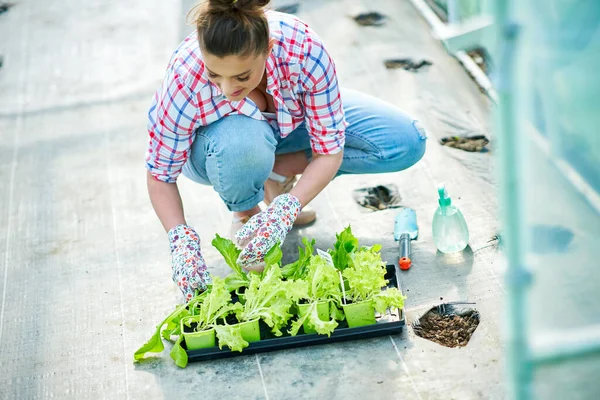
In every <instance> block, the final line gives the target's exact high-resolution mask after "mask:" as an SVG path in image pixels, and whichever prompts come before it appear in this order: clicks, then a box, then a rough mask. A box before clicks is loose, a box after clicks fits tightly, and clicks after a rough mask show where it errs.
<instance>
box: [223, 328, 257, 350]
mask: <svg viewBox="0 0 600 400" xmlns="http://www.w3.org/2000/svg"><path fill="white" fill-rule="evenodd" d="M215 331H216V335H217V337H218V338H219V348H220V349H222V348H223V346H227V347H229V348H230V349H231V351H240V352H241V351H242V350H243V349H244V348H246V347H248V345H249V343H248V342H247V341H245V340H244V338H242V330H241V328H240V326H239V325H215Z"/></svg>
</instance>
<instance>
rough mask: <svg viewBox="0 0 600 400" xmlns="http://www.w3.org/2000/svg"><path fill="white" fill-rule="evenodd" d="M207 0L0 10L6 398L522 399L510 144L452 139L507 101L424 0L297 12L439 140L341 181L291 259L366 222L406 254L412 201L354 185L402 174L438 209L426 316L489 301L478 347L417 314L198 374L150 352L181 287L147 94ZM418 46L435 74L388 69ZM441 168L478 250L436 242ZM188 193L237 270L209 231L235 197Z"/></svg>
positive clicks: (189, 207)
mask: <svg viewBox="0 0 600 400" xmlns="http://www.w3.org/2000/svg"><path fill="white" fill-rule="evenodd" d="M276 4H279V5H281V4H284V3H283V2H276ZM189 6H190V3H189V2H187V1H184V2H183V4H182V3H181V2H180V1H178V0H166V1H156V0H150V1H139V0H135V1H128V2H119V1H115V0H102V1H99V0H91V1H87V2H80V1H74V0H50V1H47V2H41V3H40V2H36V3H33V2H32V1H27V0H24V1H20V2H19V3H18V4H17V5H16V6H15V7H14V8H13V9H11V10H10V11H9V12H8V13H6V14H3V15H0V38H2V40H1V41H0V54H3V55H4V66H3V67H2V68H1V69H0V177H1V180H0V182H1V183H0V187H1V196H0V227H2V228H1V229H0V290H1V293H2V297H1V301H2V303H1V311H0V363H1V364H0V398H2V399H34V398H73V399H98V398H107V399H121V398H133V399H135V398H144V399H163V398H186V397H190V396H193V395H196V396H198V395H199V396H201V397H202V398H209V399H210V398H217V397H219V398H227V399H229V398H245V399H254V398H256V399H288V398H290V399H291V398H294V399H298V398H307V399H317V398H319V399H321V398H327V399H354V398H356V399H358V398H369V399H371V398H373V399H387V398H408V399H451V398H453V399H477V398H485V399H493V398H503V397H504V376H503V372H502V368H503V367H502V364H503V357H502V345H501V343H500V328H501V317H500V316H501V313H502V311H501V299H502V297H503V295H504V288H503V284H502V274H503V272H504V271H503V264H502V260H501V256H500V253H499V252H497V251H496V250H495V249H494V248H485V249H482V250H478V249H480V248H481V247H483V246H484V245H485V244H486V241H487V240H488V239H489V238H490V237H491V236H493V235H494V234H495V233H496V231H497V228H498V223H497V220H496V212H497V210H496V185H495V182H494V176H493V173H492V157H491V154H490V153H477V154H472V153H466V152H462V151H460V150H454V149H448V148H444V147H441V146H439V145H438V144H437V139H439V138H440V137H442V136H447V135H449V134H455V133H465V132H482V133H485V134H487V135H489V123H488V108H489V104H488V103H487V100H486V99H485V97H484V96H483V95H482V94H481V93H480V92H479V90H478V89H477V87H476V86H475V84H474V83H473V82H472V81H471V80H470V78H469V77H468V75H467V74H466V73H465V72H464V71H463V70H462V68H461V67H460V65H459V64H458V62H457V61H456V60H454V59H453V58H452V57H450V56H449V55H448V54H447V53H446V51H445V50H444V49H443V47H442V46H441V44H440V43H438V42H437V41H436V40H435V39H433V38H432V37H431V35H430V34H429V29H428V26H427V24H426V23H425V21H424V20H422V19H421V18H420V16H419V15H418V13H417V12H416V11H415V10H414V9H413V8H412V6H411V5H410V3H409V2H408V1H398V0H380V1H378V2H377V3H373V2H368V1H366V0H365V1H354V0H328V1H323V0H306V1H303V2H302V5H301V8H300V12H299V13H298V15H299V16H300V17H301V18H303V19H305V20H306V21H307V22H309V23H310V24H311V25H312V26H313V27H314V29H315V30H316V31H317V32H319V34H320V35H321V36H322V37H323V39H324V40H325V43H326V44H327V45H328V47H329V48H330V51H331V53H332V54H333V56H334V57H335V59H336V62H337V67H338V71H339V75H340V80H341V83H342V85H343V86H346V87H350V88H353V89H358V90H363V91H365V92H367V93H370V94H373V95H376V96H378V97H380V98H383V99H385V100H387V101H390V102H392V103H393V104H395V105H397V106H399V107H400V108H402V109H404V110H405V111H407V112H409V113H411V114H413V115H415V116H417V117H419V118H420V119H421V120H422V121H423V122H424V124H425V126H426V128H427V129H428V134H429V137H430V140H429V142H428V149H427V153H426V155H425V157H424V158H423V160H422V161H421V162H419V163H418V164H417V165H416V166H415V167H413V168H411V169H410V170H408V171H404V172H401V173H397V174H387V175H379V176H356V177H347V176H346V177H342V178H340V179H336V180H335V181H334V182H332V184H331V185H330V186H329V187H328V188H327V189H326V190H325V191H324V192H323V193H322V194H321V195H320V196H319V197H318V198H317V199H316V200H315V201H314V204H313V205H314V207H315V208H316V209H317V211H318V213H319V220H318V222H317V223H316V224H315V225H313V226H311V227H309V228H306V229H301V230H297V231H293V232H292V233H291V234H290V235H289V236H288V239H287V241H286V244H285V251H286V257H288V258H291V257H294V255H295V252H296V250H295V248H296V246H297V244H298V243H299V240H300V237H302V236H310V237H314V238H315V239H316V240H317V244H318V246H319V247H322V248H327V247H329V246H331V245H332V244H333V242H334V240H335V235H334V234H335V232H338V231H339V230H341V229H343V227H344V226H346V225H348V224H351V225H352V227H353V230H354V232H355V234H356V235H357V236H358V237H359V238H360V240H361V241H362V242H363V243H365V244H372V243H381V244H383V246H384V255H385V257H386V258H387V260H388V261H395V260H396V245H395V243H394V241H393V235H392V232H393V220H394V215H395V212H394V211H393V210H389V211H381V212H377V213H371V212H369V211H367V210H366V209H362V208H360V207H359V206H358V205H356V204H355V203H354V202H353V200H352V198H351V191H352V189H354V188H358V187H363V186H370V185H373V184H379V183H395V184H396V185H398V186H399V187H400V189H401V194H402V197H403V204H404V205H407V206H410V207H413V208H414V209H415V210H416V211H417V215H418V222H419V225H420V236H419V240H418V241H417V242H415V243H413V252H414V255H413V260H414V266H413V268H412V269H411V270H410V271H408V272H406V273H403V274H402V276H401V283H402V286H403V288H404V289H405V293H406V295H407V296H408V300H407V304H406V306H407V316H408V321H409V322H410V321H412V320H414V319H415V318H417V317H418V316H419V315H420V314H421V313H423V312H425V311H426V310H427V309H428V308H429V307H431V306H432V305H436V304H439V303H440V302H448V301H458V300H467V301H473V302H476V303H477V304H476V307H477V309H478V310H479V311H480V313H481V316H482V321H481V324H480V325H479V327H478V329H477V331H476V332H475V334H474V336H473V338H472V339H471V342H470V343H469V345H468V346H466V347H465V348H461V349H449V348H445V347H442V346H439V345H437V344H435V343H432V342H429V341H427V340H424V339H421V338H418V337H416V336H415V335H414V334H413V332H412V330H411V329H406V330H405V332H404V333H403V334H402V335H399V336H394V337H391V336H387V337H381V338H377V339H369V340H362V341H354V342H347V343H340V344H333V345H327V346H318V347H312V348H311V347H309V348H301V349H296V350H287V351H281V352H274V353H266V354H260V355H251V356H240V357H237V358H234V359H228V360H221V361H211V362H205V363H193V364H190V365H189V366H188V367H187V368H186V369H185V370H181V369H179V368H177V367H176V366H175V365H174V364H173V363H172V362H171V359H170V358H169V356H168V349H169V347H168V346H167V350H166V351H165V352H164V353H163V354H160V355H159V356H158V357H156V358H153V359H151V360H149V361H147V362H145V363H142V364H138V365H134V364H133V362H132V359H133V352H134V351H135V350H136V349H137V348H138V347H139V346H140V345H141V344H143V343H144V342H145V341H146V340H147V339H148V338H149V337H150V335H151V334H152V332H153V330H154V327H155V325H156V324H157V323H158V322H159V321H160V320H161V319H162V318H163V316H164V315H166V314H167V313H169V312H170V310H172V308H173V306H174V305H175V304H176V303H177V302H178V301H179V293H178V290H177V288H176V287H175V285H174V284H173V283H172V281H171V269H170V256H169V253H168V243H167V239H166V235H165V233H164V231H163V230H162V228H161V226H160V223H159V221H158V219H157V218H156V217H155V215H154V212H153V210H152V208H151V205H150V202H149V201H148V197H147V193H146V188H145V175H144V174H145V171H144V161H143V157H144V152H145V147H146V141H147V139H146V130H145V127H146V120H145V116H146V112H147V107H148V105H149V102H150V98H151V96H152V94H153V92H154V90H155V89H156V88H157V86H158V84H159V83H160V81H161V80H162V77H163V72H164V69H165V67H166V64H167V62H168V59H169V57H170V55H171V52H172V51H173V49H174V48H175V47H176V46H177V44H178V43H179V41H180V40H181V38H182V37H183V36H184V35H185V34H187V33H188V32H190V29H191V28H190V27H189V26H185V25H184V24H183V16H184V15H185V12H186V10H187V9H188V7H189ZM368 10H378V11H380V12H383V13H385V14H387V15H388V16H389V17H390V19H389V20H388V21H387V23H386V25H385V26H383V27H378V28H372V27H359V26H358V25H356V24H355V23H354V21H352V19H351V18H349V16H350V15H353V14H355V13H357V12H361V11H368ZM403 56H408V57H415V58H427V59H429V60H431V61H432V62H433V65H432V66H431V67H430V68H429V69H428V70H426V71H421V72H419V73H412V72H406V71H404V70H386V69H385V67H384V66H383V60H384V59H387V58H396V57H403ZM492 144H493V142H492ZM439 182H446V184H447V187H448V189H449V191H450V194H451V195H452V196H453V199H454V200H455V202H456V204H457V205H458V206H459V207H460V208H461V210H462V211H463V213H464V214H465V216H466V218H467V222H468V223H469V228H470V231H471V241H470V245H471V249H472V251H469V252H466V253H465V254H464V256H463V257H461V258H460V259H448V258H446V257H443V256H440V255H439V254H436V251H435V246H434V244H433V242H432V237H431V228H430V227H431V221H432V216H433V212H434V211H435V208H436V206H437V201H436V185H437V183H439ZM180 190H181V193H182V196H183V199H184V204H185V207H186V214H187V218H188V221H189V223H190V224H192V225H194V226H195V227H196V228H197V230H198V231H199V233H200V234H201V236H202V238H203V243H204V245H203V247H204V253H205V257H206V259H207V262H208V264H209V266H210V268H211V270H212V271H213V273H215V274H219V275H224V274H226V272H227V269H226V266H225V264H224V262H223V261H222V260H221V258H220V256H219V254H218V253H217V251H216V250H215V249H214V248H212V247H211V246H210V245H209V243H210V240H211V239H212V238H213V237H214V235H215V233H217V232H218V233H220V234H225V233H226V232H227V230H228V227H229V223H230V215H229V213H228V212H227V210H226V208H225V206H224V205H222V204H221V202H220V200H219V198H218V196H217V195H216V193H215V192H214V191H213V190H212V189H211V188H207V187H201V186H197V185H195V184H193V183H192V182H190V181H188V180H186V179H183V178H182V179H181V182H180Z"/></svg>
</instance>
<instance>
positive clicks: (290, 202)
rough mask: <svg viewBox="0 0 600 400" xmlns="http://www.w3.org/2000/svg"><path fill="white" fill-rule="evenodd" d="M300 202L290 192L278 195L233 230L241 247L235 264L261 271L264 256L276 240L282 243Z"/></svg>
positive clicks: (296, 215) (292, 223) (296, 214)
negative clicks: (237, 228)
mask: <svg viewBox="0 0 600 400" xmlns="http://www.w3.org/2000/svg"><path fill="white" fill-rule="evenodd" d="M300 208H301V205H300V201H299V200H298V199H297V198H296V197H294V196H292V195H291V194H289V193H285V194H281V195H279V196H277V197H275V199H274V200H273V202H272V203H271V204H270V205H269V207H267V209H266V210H264V211H262V212H260V213H259V214H256V215H255V216H253V217H252V218H250V220H248V222H247V223H246V224H245V225H244V226H243V227H242V228H241V229H240V230H239V231H238V232H237V233H236V235H235V236H236V240H237V244H238V246H239V247H240V248H242V249H243V250H242V252H241V253H240V255H239V257H238V260H237V262H238V264H239V265H241V266H242V267H243V268H244V269H246V270H255V271H256V270H258V271H260V270H262V269H263V268H264V258H265V255H266V254H267V253H268V251H269V250H271V248H272V247H273V246H275V245H276V244H277V243H283V241H284V240H285V237H286V236H287V234H288V232H289V231H290V230H291V229H292V226H293V225H294V221H295V220H296V217H298V214H299V213H300Z"/></svg>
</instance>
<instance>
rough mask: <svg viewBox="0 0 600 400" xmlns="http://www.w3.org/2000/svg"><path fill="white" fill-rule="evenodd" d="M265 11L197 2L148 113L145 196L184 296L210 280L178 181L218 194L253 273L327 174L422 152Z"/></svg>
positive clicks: (380, 167)
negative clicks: (191, 31) (230, 213)
mask: <svg viewBox="0 0 600 400" xmlns="http://www.w3.org/2000/svg"><path fill="white" fill-rule="evenodd" d="M268 3H269V0H208V1H205V2H204V3H202V4H200V5H199V6H197V7H196V8H195V9H194V10H193V11H192V14H190V15H191V16H192V18H193V21H194V23H195V25H196V32H194V34H192V35H190V36H189V37H187V38H186V39H185V40H184V41H183V42H182V43H181V44H180V45H179V47H178V48H177V49H176V50H175V53H174V54H173V56H172V57H171V60H170V62H169V65H168V68H167V72H166V77H165V80H164V82H163V84H162V86H161V87H160V88H159V89H158V91H157V92H156V95H155V97H154V100H153V103H152V106H151V108H150V111H149V113H148V118H149V122H148V131H149V136H150V138H149V147H148V150H147V154H146V163H147V169H148V173H147V176H148V192H149V195H150V200H151V202H152V205H153V207H154V210H155V211H156V214H157V216H158V218H159V219H160V221H161V223H162V225H163V226H164V228H165V230H166V231H167V232H168V237H169V241H170V245H171V255H172V261H173V280H174V281H175V282H176V283H177V284H178V286H179V287H180V289H181V291H182V292H183V294H184V296H186V298H187V299H190V298H191V297H192V296H193V293H194V291H195V290H204V289H205V288H206V285H207V284H210V274H209V272H208V271H207V267H206V263H205V262H204V259H203V257H202V254H201V249H200V238H199V237H198V235H197V234H196V232H195V231H194V229H193V228H192V227H190V226H188V225H187V224H186V221H185V218H184V213H183V206H182V203H181V198H180V195H179V191H178V189H177V185H176V180H177V177H178V176H179V174H181V173H183V174H184V175H185V176H187V177H188V178H190V179H191V180H193V181H195V182H197V183H200V184H204V185H212V186H213V188H214V189H215V190H216V191H217V192H218V193H219V195H220V197H221V198H222V199H223V201H224V203H225V204H226V205H227V207H228V209H229V210H231V211H233V216H234V219H233V223H232V234H233V235H234V237H235V239H236V240H237V244H238V245H239V246H240V248H242V249H243V250H242V252H241V254H240V257H239V259H238V262H239V264H240V265H242V266H243V267H244V268H245V269H247V270H252V269H254V270H256V269H261V268H262V264H261V263H262V260H263V257H264V254H266V253H267V252H268V251H269V249H270V248H271V247H273V246H274V245H275V244H276V243H277V242H283V241H284V239H285V237H286V235H287V233H288V232H289V231H290V229H291V228H292V226H293V225H300V224H307V223H310V222H312V221H314V220H315V218H316V215H315V213H314V211H310V210H307V209H305V208H304V207H305V206H306V205H307V204H308V203H309V202H310V201H311V200H312V199H313V198H314V197H315V196H317V194H319V192H321V191H322V190H323V189H324V188H325V187H326V186H327V184H328V183H329V182H330V181H331V180H332V179H333V178H334V177H335V176H336V175H340V174H373V173H384V172H395V171H401V170H403V169H406V168H408V167H410V166H412V165H413V164H415V163H416V162H417V161H418V160H419V159H420V158H421V157H422V156H423V153H424V152H425V133H424V131H423V129H422V128H421V127H420V125H419V124H418V122H417V121H415V120H413V119H412V118H410V117H409V116H407V115H405V114H403V113H402V112H401V111H399V110H398V109H396V108H394V107H392V106H390V105H389V104H387V103H384V102H382V101H380V100H378V99H376V98H373V97H370V96H367V95H364V94H361V93H358V92H354V91H350V90H343V89H340V87H339V86H338V81H337V77H336V70H335V65H334V62H333V60H332V59H331V58H330V56H329V54H328V53H327V50H326V49H325V46H324V44H323V42H322V40H321V39H320V38H319V36H317V34H316V33H315V32H314V31H312V30H311V28H309V27H308V26H307V25H306V24H305V23H304V22H302V21H301V20H299V19H298V18H296V17H294V16H292V15H288V14H282V13H277V12H274V11H268V10H266V9H265V7H266V6H267V4H268ZM297 175H301V178H300V179H299V180H298V182H296V179H295V177H296V176H297ZM263 200H264V202H265V204H266V205H267V208H266V209H265V210H263V211H261V209H260V207H259V203H260V202H261V201H263Z"/></svg>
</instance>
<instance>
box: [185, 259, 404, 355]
mask: <svg viewBox="0 0 600 400" xmlns="http://www.w3.org/2000/svg"><path fill="white" fill-rule="evenodd" d="M386 268H387V272H386V274H385V279H387V280H388V287H390V288H392V287H396V288H398V289H400V284H399V282H398V279H397V276H398V274H397V272H398V268H397V267H396V266H395V265H391V264H390V265H387V266H386ZM234 301H235V300H234ZM394 311H395V312H390V310H388V313H387V314H385V315H377V317H376V320H377V322H376V323H375V324H373V325H367V326H361V327H358V328H349V327H348V325H347V323H346V321H345V320H344V321H338V322H339V326H338V327H337V328H335V330H334V331H333V333H332V334H331V336H327V335H318V334H316V333H315V334H305V333H303V330H302V329H300V332H299V333H298V334H297V335H296V336H290V335H288V334H287V328H286V329H282V332H284V334H283V336H279V337H276V336H275V335H273V334H272V333H271V331H270V328H269V327H268V326H267V325H266V324H265V323H264V322H262V321H260V331H261V332H260V334H261V338H262V339H261V340H260V341H258V342H254V343H250V345H249V346H248V347H246V348H244V350H243V351H242V352H239V351H231V350H229V349H228V348H227V347H223V349H219V346H218V340H219V339H217V346H215V347H212V348H210V349H200V350H192V351H188V350H187V349H186V346H185V341H183V342H182V343H181V346H182V347H183V348H184V349H185V350H186V352H187V355H188V362H194V361H205V360H214V359H219V358H228V357H236V356H241V355H247V354H255V353H264V352H268V351H275V350H283V349H290V348H296V347H303V346H313V345H317V344H326V343H335V342H343V341H347V340H355V339H366V338H372V337H377V336H385V335H395V334H399V333H401V332H402V328H403V327H404V325H405V323H406V321H405V319H404V311H403V310H394Z"/></svg>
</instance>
